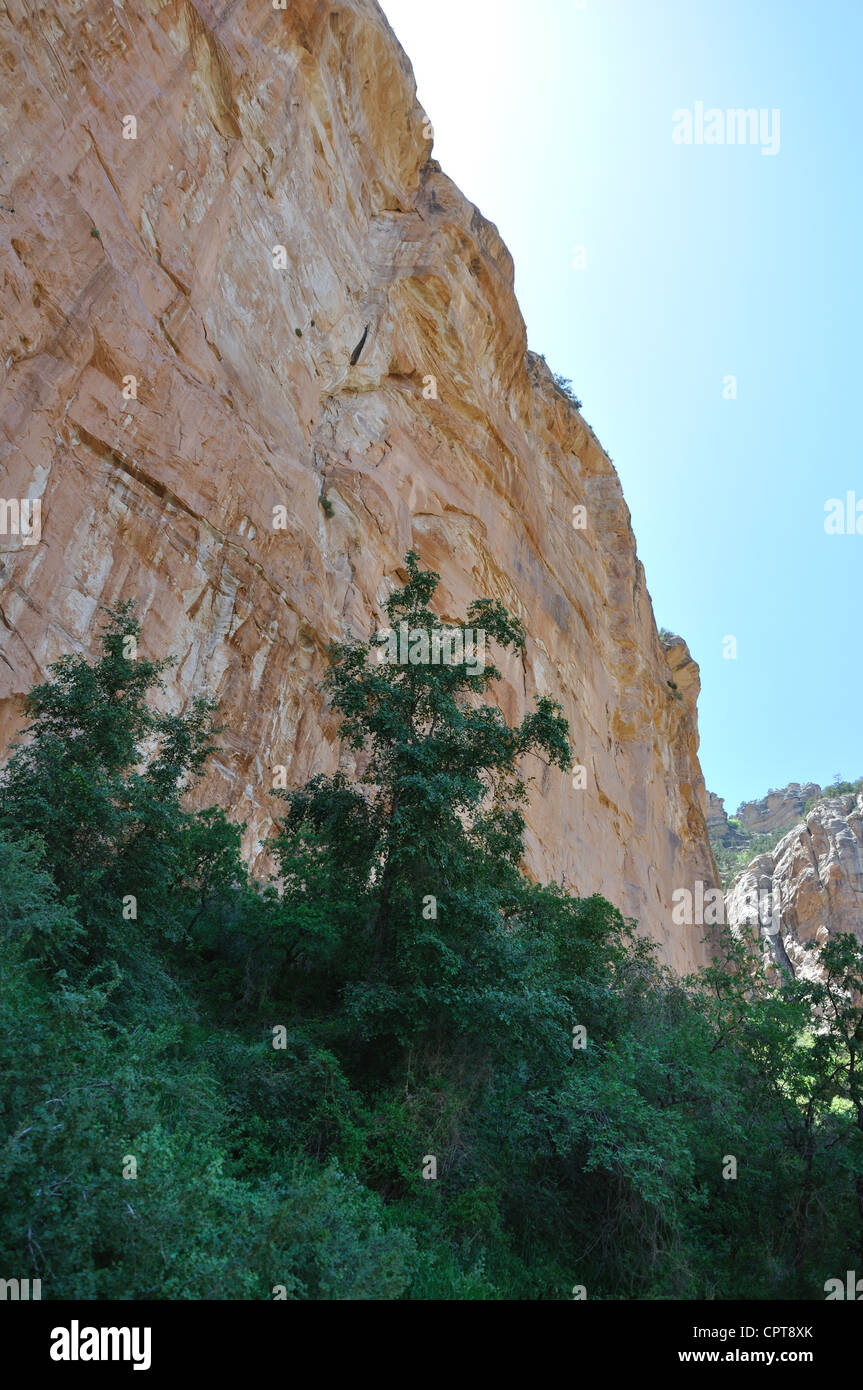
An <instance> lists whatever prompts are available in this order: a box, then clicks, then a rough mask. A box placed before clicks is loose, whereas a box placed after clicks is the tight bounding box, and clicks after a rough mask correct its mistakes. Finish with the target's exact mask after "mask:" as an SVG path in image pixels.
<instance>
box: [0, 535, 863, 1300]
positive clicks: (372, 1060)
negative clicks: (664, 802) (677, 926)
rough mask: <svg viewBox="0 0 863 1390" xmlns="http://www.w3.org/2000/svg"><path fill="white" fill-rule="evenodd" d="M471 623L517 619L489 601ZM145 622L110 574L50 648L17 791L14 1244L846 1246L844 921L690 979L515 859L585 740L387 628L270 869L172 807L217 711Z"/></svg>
mask: <svg viewBox="0 0 863 1390" xmlns="http://www.w3.org/2000/svg"><path fill="white" fill-rule="evenodd" d="M436 582H437V576H435V575H433V574H430V573H427V572H423V571H421V570H420V569H419V567H418V564H417V562H416V558H415V557H414V556H412V555H411V556H409V557H408V560H407V581H406V584H405V587H404V588H403V589H402V590H399V591H398V592H397V593H395V594H394V595H393V596H392V598H391V599H390V602H389V605H388V607H389V617H390V621H391V622H392V624H393V626H394V627H395V626H396V625H397V624H398V623H399V622H401V621H403V620H404V621H407V622H408V623H409V624H410V626H411V627H412V628H414V629H432V630H436V629H438V628H439V626H440V624H439V620H438V619H437V618H435V616H434V614H433V612H432V611H431V607H430V605H431V603H432V600H433V598H434V593H435V588H436ZM468 622H469V623H470V625H471V626H473V627H481V628H483V629H484V630H485V632H486V633H487V634H488V635H489V637H490V638H493V639H494V641H495V642H496V643H497V644H498V645H499V646H500V648H501V649H514V650H516V651H518V650H519V649H520V648H521V646H522V644H523V632H522V629H521V627H520V625H519V624H518V623H517V622H516V621H514V620H513V619H511V618H510V617H509V616H508V615H507V614H506V612H505V611H504V610H503V609H502V608H501V607H500V605H498V604H493V603H490V602H487V601H479V602H477V603H476V604H474V605H473V606H472V608H471V610H470V612H469V614H468ZM137 635H138V628H137V624H136V622H135V619H134V614H133V612H132V610H131V609H130V608H129V607H121V608H118V609H116V610H114V611H111V612H110V613H109V614H108V618H107V622H106V625H105V630H104V634H103V637H102V647H101V654H100V656H99V658H98V660H96V661H95V663H93V664H90V663H88V662H87V661H86V660H84V659H83V658H81V657H78V656H67V657H66V658H64V659H63V660H61V661H60V662H59V663H58V664H57V665H56V666H55V667H54V668H52V672H51V678H50V679H49V680H48V681H47V682H46V683H45V684H43V685H40V686H38V687H36V688H35V689H34V690H33V691H32V692H31V694H30V696H29V699H28V706H27V710H28V717H29V720H30V724H29V731H28V734H27V736H26V739H25V741H24V742H22V744H21V745H20V746H18V747H17V749H16V751H15V752H14V753H13V755H12V757H11V760H10V762H9V764H8V767H7V770H6V772H5V774H4V777H3V781H2V787H0V883H2V893H0V1066H2V1091H0V1096H2V1099H0V1109H2V1119H3V1136H2V1149H0V1154H2V1158H0V1184H2V1191H3V1201H2V1211H0V1272H2V1274H3V1275H4V1276H5V1277H20V1278H26V1277H31V1278H35V1277H39V1278H41V1279H42V1281H43V1297H48V1298H51V1297H54V1298H63V1297H88V1298H107V1297H117V1298H140V1297H157V1298H192V1299H197V1298H220V1299H230V1298H255V1299H269V1298H272V1297H273V1296H274V1290H276V1291H277V1293H276V1295H275V1296H281V1295H284V1296H287V1297H288V1298H291V1299H318V1298H339V1299H345V1298H384V1299H388V1298H411V1299H436V1298H441V1299H501V1298H517V1299H568V1298H571V1297H573V1290H574V1288H575V1287H576V1286H582V1287H583V1288H584V1289H585V1290H586V1293H587V1297H589V1298H592V1299H608V1298H615V1297H618V1298H620V1297H623V1298H643V1299H662V1298H674V1297H688V1298H719V1299H726V1298H740V1297H742V1298H746V1297H752V1298H762V1297H783V1298H804V1299H805V1298H813V1299H819V1298H823V1297H824V1283H825V1281H826V1280H827V1279H828V1278H832V1277H840V1278H844V1274H845V1271H846V1269H848V1268H855V1267H856V1268H858V1269H860V1268H863V1239H861V1235H863V1067H861V1061H863V1058H861V1049H863V1025H861V1022H860V1016H859V1012H858V1010H857V1008H856V1006H855V1004H854V1003H853V1000H854V999H856V998H858V997H859V991H860V989H861V985H863V979H861V975H863V962H861V953H860V949H859V947H858V945H857V943H856V942H855V941H854V940H853V939H852V938H837V939H835V940H834V941H833V942H831V943H830V946H829V948H828V949H827V950H826V952H825V954H824V960H823V965H824V968H825V974H824V977H823V980H822V983H820V984H816V983H812V982H809V983H805V982H796V983H795V982H792V983H789V984H786V985H784V986H782V987H781V988H780V987H768V985H767V984H766V983H765V982H764V981H763V980H762V979H761V978H760V976H759V974H758V971H757V966H753V963H752V961H750V959H749V958H748V955H747V950H746V947H745V945H744V944H743V943H740V942H735V941H734V940H733V939H731V938H729V939H728V940H726V941H725V943H724V948H723V950H722V952H720V953H719V954H720V956H721V959H717V961H716V962H715V964H714V966H713V968H711V969H710V970H708V971H707V972H706V973H705V974H704V976H703V977H701V978H699V979H695V980H691V981H689V982H688V983H687V987H686V988H684V987H682V985H681V984H680V983H679V982H677V981H675V980H674V979H672V978H671V977H670V976H669V975H668V974H667V972H666V971H665V970H664V969H663V968H662V967H661V966H660V965H659V964H658V963H657V961H656V959H655V957H654V954H653V952H652V951H651V949H649V947H648V946H647V944H646V943H645V942H644V941H643V940H639V939H637V938H636V936H635V935H634V932H633V928H632V924H629V923H626V922H624V921H623V920H622V919H621V917H620V915H619V914H618V913H617V912H616V911H615V910H614V909H613V908H612V907H611V906H610V905H609V904H608V903H607V902H605V901H604V900H603V899H601V898H599V897H592V898H589V899H586V900H578V899H574V898H571V897H567V896H565V895H564V894H563V893H562V892H560V891H559V890H557V889H555V888H553V887H541V886H537V885H535V884H533V883H531V882H529V881H528V880H527V879H526V878H525V877H524V875H523V874H522V873H521V871H520V868H519V863H520V858H521V846H522V832H523V820H522V807H523V805H524V800H525V795H526V787H525V780H524V779H525V774H526V770H529V769H530V767H531V765H533V766H541V765H542V764H541V763H537V759H541V760H542V761H543V762H545V763H547V764H550V765H551V767H552V770H551V771H549V772H548V773H547V774H546V775H547V776H557V775H561V776H562V775H563V771H562V770H563V769H564V768H565V767H566V766H567V765H568V762H569V749H568V746H567V730H566V726H565V723H564V721H563V719H562V716H561V713H560V711H559V709H558V708H557V707H556V706H555V705H554V703H553V702H552V701H550V700H547V699H542V700H540V701H539V702H538V703H537V706H536V708H535V710H534V711H533V712H532V713H530V714H529V715H528V716H527V717H526V718H525V720H524V721H523V722H522V723H521V725H519V726H518V727H515V728H512V727H509V726H508V725H507V723H506V722H505V720H504V718H503V717H502V715H501V714H500V712H499V711H498V710H497V709H496V708H495V707H493V706H490V705H487V704H485V703H484V701H483V696H484V694H485V692H486V691H487V690H488V688H489V687H490V686H491V685H492V684H493V682H494V681H495V679H496V678H497V672H496V670H495V669H494V667H492V666H489V665H487V666H486V668H485V670H484V671H483V672H482V673H480V674H470V673H469V670H468V668H467V667H466V666H465V665H463V664H462V665H459V666H456V665H432V664H426V665H422V664H420V665H405V666H396V665H389V664H384V663H380V662H378V661H376V660H375V659H374V657H375V656H376V655H377V653H376V652H375V650H374V649H375V645H376V641H377V639H375V640H373V642H372V643H370V644H364V643H356V644H348V645H343V646H339V647H337V648H336V649H335V650H334V651H333V656H332V666H331V672H330V676H329V679H328V686H329V696H330V699H331V701H332V704H333V706H334V707H335V709H336V710H337V711H338V712H339V713H340V715H341V718H342V721H343V734H344V738H345V741H346V744H347V745H349V746H350V747H352V748H353V749H355V750H357V751H358V752H359V751H360V750H362V752H363V754H364V759H363V762H362V764H361V765H362V766H364V768H365V771H364V774H363V777H362V780H361V782H359V783H352V782H350V781H349V780H348V779H347V778H346V777H344V776H342V775H335V776H333V777H317V778H315V779H314V780H313V781H312V782H310V783H309V784H308V785H307V786H306V787H304V788H302V789H300V790H296V791H292V792H286V793H284V794H283V797H282V801H281V802H280V803H276V804H277V805H278V806H279V809H280V820H279V823H278V828H277V831H276V833H275V835H274V837H273V841H272V846H271V849H272V854H273V857H274V860H275V862H277V864H278V866H279V876H278V880H276V881H274V882H272V883H269V884H259V883H256V882H254V881H252V880H251V879H250V877H249V876H248V874H247V872H246V870H245V869H244V866H243V862H242V859H241V856H240V839H241V827H238V826H236V825H233V824H231V823H230V822H229V820H228V819H226V817H225V816H224V815H223V814H222V813H221V812H220V811H217V810H212V809H210V810H198V811H191V810H189V809H188V807H187V799H188V798H187V794H188V791H189V788H190V786H191V785H192V783H193V782H194V781H195V779H196V778H198V777H199V776H200V775H201V773H202V771H203V770H204V768H205V766H206V763H207V759H208V757H209V755H210V753H211V751H212V749H213V747H214V743H215V739H216V737H217V731H216V729H215V725H214V719H215V711H214V710H213V709H212V708H211V707H210V706H209V705H208V704H207V702H205V701H199V702H197V703H195V704H193V705H192V706H191V707H190V709H189V710H188V711H187V712H186V713H185V714H182V715H165V714H160V713H157V712H156V709H155V705H154V703H153V700H154V696H155V695H156V692H157V691H158V688H159V685H160V682H161V679H162V672H163V665H162V664H161V663H154V662H149V661H145V660H143V659H135V655H134V652H135V644H134V642H131V641H130V638H136V637H137ZM525 760H527V761H525ZM555 768H556V769H558V771H554V770H553V769H555ZM574 794H576V795H577V794H578V793H577V792H576V793H574ZM813 1020H815V1022H816V1023H817V1026H813ZM732 1160H736V1165H737V1171H736V1177H735V1176H733V1169H734V1163H733V1162H732ZM133 1173H134V1174H135V1175H134V1176H132V1174H133ZM435 1173H436V1175H434V1174H435Z"/></svg>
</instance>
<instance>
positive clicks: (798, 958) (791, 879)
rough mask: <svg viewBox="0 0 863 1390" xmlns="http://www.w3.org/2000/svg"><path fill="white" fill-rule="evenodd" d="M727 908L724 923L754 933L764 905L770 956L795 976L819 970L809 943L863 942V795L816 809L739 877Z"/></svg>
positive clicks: (839, 798)
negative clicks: (838, 937)
mask: <svg viewBox="0 0 863 1390" xmlns="http://www.w3.org/2000/svg"><path fill="white" fill-rule="evenodd" d="M725 903H726V920H727V921H728V922H729V924H730V925H731V926H732V927H735V928H736V929H738V930H739V929H745V928H746V927H747V926H748V927H749V928H750V929H752V930H755V929H756V917H755V915H754V911H753V909H754V908H755V905H756V904H760V908H761V913H760V921H761V924H762V930H761V934H762V935H763V936H764V937H765V952H766V954H767V955H768V956H769V955H770V954H772V956H773V959H774V960H775V961H776V962H778V963H780V964H781V965H783V966H784V967H785V968H786V969H789V970H791V971H792V972H793V973H794V974H798V973H801V972H803V973H806V972H810V971H811V970H812V969H813V965H814V962H813V960H812V957H811V956H809V955H808V953H807V952H806V950H805V945H806V943H807V942H808V941H817V942H819V943H822V942H824V941H826V940H827V937H828V935H830V934H831V933H833V932H852V933H854V934H855V935H856V936H857V937H859V938H860V939H861V940H863V794H857V795H846V796H835V797H831V796H827V797H826V798H825V799H824V800H823V801H819V802H818V803H816V805H815V806H813V807H812V809H811V811H809V813H808V815H807V816H806V817H805V819H804V820H803V821H802V822H801V823H800V824H799V825H796V826H795V827H794V829H793V830H791V831H789V833H788V834H787V835H785V836H783V838H782V839H781V840H780V841H779V843H778V844H777V846H776V848H775V849H774V850H772V851H771V852H770V853H768V854H761V855H759V856H758V857H757V858H755V859H753V861H752V863H751V864H750V865H749V867H748V868H747V869H745V870H744V871H743V872H742V873H741V874H739V875H738V876H737V878H736V879H735V880H734V882H733V883H732V885H731V887H730V888H729V891H728V893H727V895H726V899H725ZM765 925H766V926H767V927H768V928H770V929H769V930H768V931H766V932H765V931H764V930H763V927H764V926H765Z"/></svg>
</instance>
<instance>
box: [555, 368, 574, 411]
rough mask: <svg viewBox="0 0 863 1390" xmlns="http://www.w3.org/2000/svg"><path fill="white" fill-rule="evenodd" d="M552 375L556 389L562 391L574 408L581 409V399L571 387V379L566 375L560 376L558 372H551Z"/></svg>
mask: <svg viewBox="0 0 863 1390" xmlns="http://www.w3.org/2000/svg"><path fill="white" fill-rule="evenodd" d="M552 376H553V377H554V381H555V385H556V386H557V388H558V390H559V391H562V392H563V394H564V395H565V396H566V399H567V400H568V401H569V402H570V404H571V405H574V406H575V408H576V410H581V401H580V400H579V399H578V396H577V395H576V394H575V392H574V391H573V389H572V381H571V380H570V378H569V377H568V376H561V375H560V374H559V373H558V372H553V373H552Z"/></svg>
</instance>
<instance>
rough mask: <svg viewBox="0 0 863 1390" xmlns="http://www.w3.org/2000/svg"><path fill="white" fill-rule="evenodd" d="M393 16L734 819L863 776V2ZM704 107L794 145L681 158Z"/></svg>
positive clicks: (409, 0)
mask: <svg viewBox="0 0 863 1390" xmlns="http://www.w3.org/2000/svg"><path fill="white" fill-rule="evenodd" d="M382 4H383V8H384V10H385V12H386V14H387V16H388V18H389V20H390V22H391V24H392V25H393V28H394V29H395V31H396V33H397V34H398V36H399V38H400V39H401V41H402V43H403V45H404V47H405V48H406V50H407V52H408V54H409V56H410V58H411V60H412V62H413V65H414V69H415V71H416V74H417V82H418V87H419V96H420V100H421V101H422V102H423V105H424V106H425V108H426V110H427V111H428V114H429V116H430V118H431V120H432V123H433V126H434V131H435V150H434V153H435V157H436V158H437V159H439V160H440V162H441V164H442V166H443V168H444V169H445V170H446V172H447V173H448V174H450V175H451V177H453V178H454V179H455V181H456V182H457V183H458V184H459V186H460V187H461V188H462V189H463V191H464V192H465V193H466V194H467V196H468V197H469V198H471V199H472V200H473V201H474V202H475V203H476V204H477V205H478V206H479V207H480V208H481V209H482V211H483V213H484V214H485V216H486V217H488V218H490V219H491V220H492V221H493V222H495V223H496V224H497V226H498V227H499V229H500V231H501V234H502V235H503V238H504V240H505V241H506V243H507V245H508V246H509V248H510V250H511V251H512V253H513V256H514V258H515V266H516V289H517V293H518V297H519V302H520V304H521V309H522V312H523V314H524V317H525V320H526V323H527V328H528V339H529V342H530V346H531V347H532V348H533V349H534V350H535V351H537V352H542V353H544V354H545V356H546V358H547V359H548V362H549V365H550V366H551V367H552V369H553V370H554V371H557V372H561V373H562V374H563V375H564V376H567V377H570V378H571V379H572V382H573V387H574V389H575V391H576V393H577V395H578V396H579V397H580V399H581V400H582V401H583V402H584V414H585V416H586V417H587V419H588V420H589V421H590V423H591V425H592V426H593V428H594V429H595V430H596V432H597V434H598V436H599V438H600V439H601V440H602V443H603V444H604V446H605V448H606V449H607V450H608V452H609V453H610V454H611V456H612V457H613V459H614V461H615V465H616V467H617V469H618V472H619V474H620V478H621V481H622V484H623V488H624V492H625V495H626V499H627V502H628V504H629V507H630V510H631V512H632V519H633V526H634V529H635V534H636V537H637V540H638V550H639V555H640V557H641V559H642V561H643V563H644V565H645V569H646V571H647V581H648V587H649V589H650V592H651V595H652V597H653V604H654V611H655V613H656V618H657V622H658V623H659V624H661V625H664V626H666V627H669V628H672V629H673V630H674V631H676V632H679V633H681V634H682V635H683V636H684V637H685V638H686V639H687V641H688V642H689V645H690V648H691V650H692V653H693V655H694V656H695V658H696V660H697V661H698V663H699V665H700V667H701V679H702V696H701V701H700V725H701V761H702V767H703V768H704V773H705V778H706V780H707V785H708V786H709V787H710V789H711V790H712V791H715V792H717V793H718V794H719V795H720V796H724V797H725V800H726V806H727V808H728V809H729V810H733V809H734V808H735V807H736V806H737V804H738V802H739V801H740V800H743V799H749V798H751V797H755V796H761V795H763V794H764V793H765V792H766V791H767V789H768V787H781V786H783V785H784V784H785V783H786V782H789V781H800V782H803V781H809V780H811V781H817V782H822V783H825V782H828V781H830V780H831V779H832V778H833V776H834V774H835V773H837V772H841V773H842V775H843V776H844V777H848V778H850V777H859V776H861V775H863V738H861V733H860V703H861V701H860V689H861V675H863V637H861V624H860V596H861V571H863V534H853V535H851V534H844V535H828V534H827V533H826V532H825V529H824V523H825V503H826V502H827V501H828V500H829V499H831V498H841V499H845V498H846V494H847V493H848V492H854V494H855V498H856V500H858V501H860V502H861V503H863V464H861V446H860V429H859V426H858V421H857V418H856V411H855V407H856V405H857V402H858V401H860V400H861V398H863V391H861V386H860V374H861V365H863V364H861V350H860V334H861V310H863V290H861V284H863V280H861V274H860V268H859V258H860V254H861V253H860V250H859V248H860V244H861V214H863V181H861V159H863V156H861V140H860V126H861V114H863V98H861V95H860V92H861V82H860V77H859V55H860V51H861V44H863V4H860V3H858V0H819V3H818V4H817V5H813V4H811V3H809V2H808V0H807V2H806V3H804V2H803V0H726V2H725V3H723V4H722V5H718V4H715V3H706V0H662V3H661V4H659V3H657V4H648V3H646V0H583V8H582V3H581V0H531V2H530V3H529V4H528V3H526V0H434V3H433V4H428V5H427V4H424V3H422V0H382ZM697 102H702V103H703V106H704V108H705V109H710V108H718V109H719V110H721V111H723V112H724V111H726V110H728V109H730V108H746V109H750V108H755V109H756V110H759V111H760V110H762V109H763V110H765V111H766V112H772V111H773V110H774V109H778V110H779V113H780V116H779V124H778V135H779V140H778V146H779V148H778V153H775V154H762V150H761V145H759V144H745V145H744V144H735V145H731V144H728V143H724V144H718V143H714V144H707V143H701V144H696V143H692V144H689V145H685V144H679V143H675V141H674V140H673V138H672V130H673V121H672V115H673V113H674V112H676V111H679V110H681V109H688V110H690V111H694V109H695V105H696V103H697ZM768 122H770V124H768V125H767V126H766V127H765V139H764V143H765V144H769V143H770V141H771V140H772V142H773V143H774V144H775V143H776V128H775V125H774V124H773V118H772V117H768ZM578 246H582V247H584V259H585V262H586V264H585V268H584V269H576V268H574V262H575V260H576V256H575V255H574V248H575V247H578ZM729 376H734V377H735V378H736V383H737V386H736V389H737V398H736V399H726V398H724V397H723V391H725V392H726V393H728V392H730V391H731V390H732V389H733V388H732V387H731V386H730V384H729V385H724V379H725V378H727V377H729ZM860 526H861V530H863V508H861V519H860ZM729 636H733V637H735V638H736V641H737V656H736V658H734V659H726V658H724V657H723V645H724V639H725V638H726V637H729ZM726 646H727V644H726Z"/></svg>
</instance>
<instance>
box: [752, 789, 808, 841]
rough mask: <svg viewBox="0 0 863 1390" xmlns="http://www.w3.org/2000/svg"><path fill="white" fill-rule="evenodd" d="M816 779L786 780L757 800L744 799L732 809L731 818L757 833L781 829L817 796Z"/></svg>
mask: <svg viewBox="0 0 863 1390" xmlns="http://www.w3.org/2000/svg"><path fill="white" fill-rule="evenodd" d="M820 795H821V788H820V787H819V786H818V783H817V782H804V783H803V784H802V785H801V784H800V783H799V782H789V784H788V786H787V787H783V788H782V789H781V791H772V790H771V791H769V792H768V793H767V795H766V796H762V797H761V798H760V800H758V801H744V802H741V804H740V805H739V806H738V808H737V810H736V811H735V813H734V814H735V819H736V820H739V821H740V824H741V827H742V828H743V829H744V830H747V831H749V832H751V833H752V834H753V835H760V834H763V833H765V832H767V831H770V830H782V829H784V828H785V826H791V825H793V824H794V822H795V821H797V820H799V819H800V817H801V816H802V815H803V814H804V812H805V810H806V804H807V802H808V801H810V800H811V798H812V797H813V796H820Z"/></svg>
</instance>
